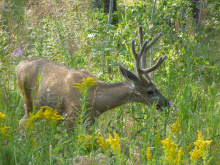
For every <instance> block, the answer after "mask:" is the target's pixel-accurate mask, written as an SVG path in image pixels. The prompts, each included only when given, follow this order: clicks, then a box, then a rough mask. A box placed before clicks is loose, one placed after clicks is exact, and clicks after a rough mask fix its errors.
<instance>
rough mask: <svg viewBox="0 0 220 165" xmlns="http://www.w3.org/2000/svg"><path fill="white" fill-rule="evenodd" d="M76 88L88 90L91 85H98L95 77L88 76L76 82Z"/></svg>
mask: <svg viewBox="0 0 220 165" xmlns="http://www.w3.org/2000/svg"><path fill="white" fill-rule="evenodd" d="M74 85H75V86H73V87H74V88H77V89H79V91H87V90H88V89H89V88H90V87H92V86H96V85H98V84H97V82H96V81H95V80H94V78H93V77H87V78H83V79H82V83H74Z"/></svg>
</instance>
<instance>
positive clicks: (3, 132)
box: [0, 126, 12, 137]
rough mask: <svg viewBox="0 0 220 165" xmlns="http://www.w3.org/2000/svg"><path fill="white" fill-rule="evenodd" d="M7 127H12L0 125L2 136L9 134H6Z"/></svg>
mask: <svg viewBox="0 0 220 165" xmlns="http://www.w3.org/2000/svg"><path fill="white" fill-rule="evenodd" d="M8 129H12V128H11V127H6V126H4V127H2V126H0V131H1V133H2V136H3V137H8V136H9V135H8V134H7V130H8Z"/></svg>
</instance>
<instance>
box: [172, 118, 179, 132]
mask: <svg viewBox="0 0 220 165" xmlns="http://www.w3.org/2000/svg"><path fill="white" fill-rule="evenodd" d="M170 129H171V131H172V132H173V133H179V132H180V130H181V125H180V123H179V119H177V120H176V122H175V123H174V124H173V125H172V126H170Z"/></svg>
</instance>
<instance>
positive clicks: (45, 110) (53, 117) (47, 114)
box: [27, 106, 63, 126]
mask: <svg viewBox="0 0 220 165" xmlns="http://www.w3.org/2000/svg"><path fill="white" fill-rule="evenodd" d="M57 113H58V112H57V111H56V110H53V109H52V108H50V107H48V106H43V107H41V109H40V110H39V111H38V112H37V113H36V114H35V115H33V114H32V113H30V117H29V120H28V123H27V125H28V126H31V125H32V124H33V122H34V121H35V120H37V119H39V118H42V119H46V120H48V121H50V122H51V123H55V122H57V121H59V120H62V119H63V117H62V116H61V115H57Z"/></svg>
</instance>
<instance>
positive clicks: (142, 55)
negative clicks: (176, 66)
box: [131, 26, 167, 80]
mask: <svg viewBox="0 0 220 165" xmlns="http://www.w3.org/2000/svg"><path fill="white" fill-rule="evenodd" d="M161 36H162V33H157V34H156V35H155V36H154V38H153V39H152V40H151V41H150V42H149V44H148V41H147V40H146V41H144V42H143V29H142V26H140V27H139V41H140V48H141V50H140V52H139V53H136V50H135V40H132V43H131V48H132V53H133V55H134V59H135V70H136V72H137V75H138V77H139V78H141V79H142V78H144V79H145V80H146V77H143V75H145V74H148V73H150V72H152V71H154V70H156V69H157V68H158V67H159V66H160V65H161V64H162V63H163V62H164V60H166V58H167V56H166V55H165V56H164V57H160V59H159V60H158V61H157V63H156V64H155V65H153V66H152V67H150V68H147V65H146V54H147V51H148V50H149V49H150V48H151V47H152V46H153V45H154V43H155V42H157V40H158V39H159V38H160V37H161ZM140 62H141V64H140Z"/></svg>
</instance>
